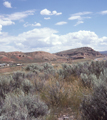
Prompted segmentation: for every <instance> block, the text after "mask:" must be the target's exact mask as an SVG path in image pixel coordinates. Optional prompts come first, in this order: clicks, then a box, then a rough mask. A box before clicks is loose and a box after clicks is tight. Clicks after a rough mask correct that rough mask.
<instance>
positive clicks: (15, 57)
mask: <svg viewBox="0 0 107 120" xmlns="http://www.w3.org/2000/svg"><path fill="white" fill-rule="evenodd" d="M60 60H62V61H66V60H67V59H66V58H64V57H60V56H57V55H53V54H51V53H48V52H43V51H36V52H27V53H23V52H19V51H17V52H0V63H3V62H8V63H9V62H17V63H27V62H45V61H60Z"/></svg>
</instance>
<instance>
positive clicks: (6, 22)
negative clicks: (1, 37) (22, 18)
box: [0, 19, 15, 26]
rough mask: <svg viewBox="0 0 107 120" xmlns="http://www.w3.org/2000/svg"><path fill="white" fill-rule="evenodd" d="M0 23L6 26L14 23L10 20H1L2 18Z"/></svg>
mask: <svg viewBox="0 0 107 120" xmlns="http://www.w3.org/2000/svg"><path fill="white" fill-rule="evenodd" d="M0 24H1V25H3V26H7V25H12V24H15V23H14V22H12V21H11V20H2V19H0Z"/></svg>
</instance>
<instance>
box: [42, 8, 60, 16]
mask: <svg viewBox="0 0 107 120" xmlns="http://www.w3.org/2000/svg"><path fill="white" fill-rule="evenodd" d="M40 14H41V15H61V14H62V13H61V12H59V13H58V12H57V11H55V10H54V11H52V12H51V11H50V10H48V9H43V10H41V11H40Z"/></svg>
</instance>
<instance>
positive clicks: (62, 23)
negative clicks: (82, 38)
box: [55, 21, 67, 25]
mask: <svg viewBox="0 0 107 120" xmlns="http://www.w3.org/2000/svg"><path fill="white" fill-rule="evenodd" d="M64 24H67V22H64V21H61V22H57V23H56V24H55V25H64Z"/></svg>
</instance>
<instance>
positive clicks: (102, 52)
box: [99, 51, 107, 55]
mask: <svg viewBox="0 0 107 120" xmlns="http://www.w3.org/2000/svg"><path fill="white" fill-rule="evenodd" d="M99 52H100V53H101V54H103V55H107V51H99Z"/></svg>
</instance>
